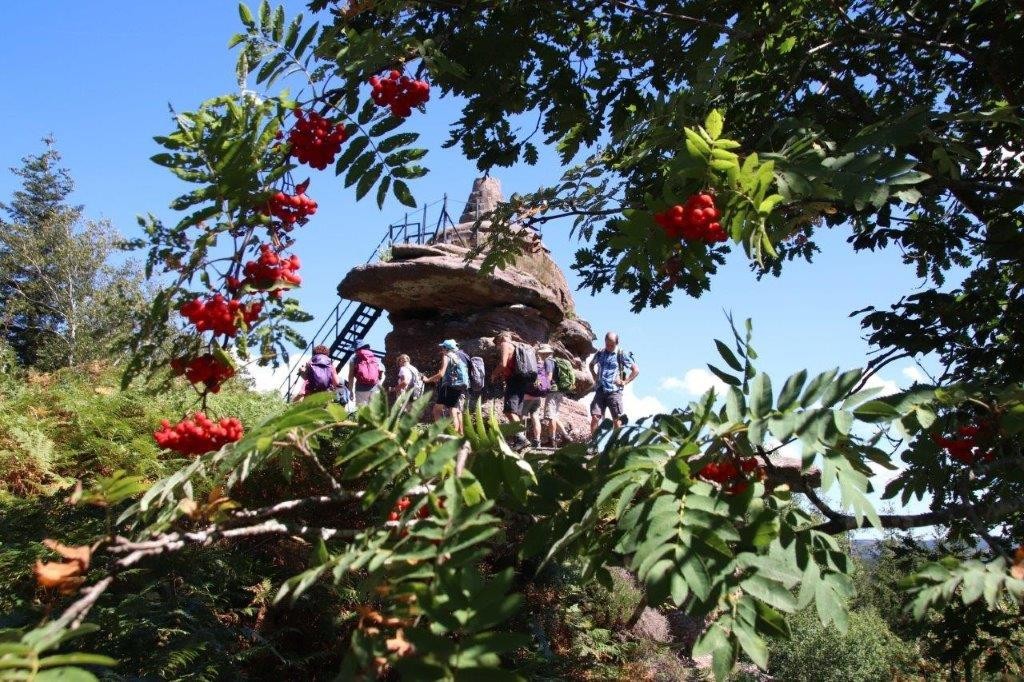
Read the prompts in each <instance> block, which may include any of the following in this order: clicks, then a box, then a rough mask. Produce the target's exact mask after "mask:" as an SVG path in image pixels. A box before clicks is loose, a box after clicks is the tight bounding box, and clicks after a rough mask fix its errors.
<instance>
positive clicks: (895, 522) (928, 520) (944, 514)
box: [801, 486, 1024, 535]
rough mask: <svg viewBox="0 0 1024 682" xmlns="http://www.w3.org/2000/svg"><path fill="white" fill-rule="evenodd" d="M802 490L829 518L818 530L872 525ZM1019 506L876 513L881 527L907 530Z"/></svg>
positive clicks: (837, 530)
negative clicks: (839, 510)
mask: <svg viewBox="0 0 1024 682" xmlns="http://www.w3.org/2000/svg"><path fill="white" fill-rule="evenodd" d="M801 492H802V493H803V494H804V495H806V496H807V499H808V500H810V501H811V503H812V504H814V506H815V507H817V508H818V511H820V512H821V513H822V514H824V515H825V518H827V519H828V522H827V523H824V524H822V525H820V526H818V527H817V530H820V531H822V532H823V533H829V534H830V535H834V534H836V533H844V532H846V531H850V530H857V529H858V528H868V527H871V523H870V522H869V521H867V520H866V518H861V519H860V520H858V519H856V518H855V517H853V516H850V515H848V514H842V513H840V512H837V511H836V510H835V509H832V508H831V507H829V506H828V505H827V504H826V503H825V502H824V501H823V500H822V499H821V498H820V497H818V495H817V493H815V492H814V489H813V488H811V487H810V486H807V487H804V489H803V490H801ZM1021 509H1024V500H1012V501H1011V500H1007V501H1004V502H1000V503H997V504H991V505H969V504H959V505H953V506H950V507H947V508H946V509H942V510H940V511H932V512H925V513H923V514H879V516H878V519H879V521H880V522H881V526H882V528H895V529H899V530H910V529H912V528H923V527H925V526H945V525H949V522H950V521H952V520H953V519H957V518H964V517H965V516H969V515H976V517H977V518H978V519H979V520H987V519H990V518H999V517H1002V516H1005V515H1007V514H1012V513H1013V512H1017V511H1020V510H1021Z"/></svg>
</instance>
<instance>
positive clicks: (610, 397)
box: [590, 332, 640, 434]
mask: <svg viewBox="0 0 1024 682" xmlns="http://www.w3.org/2000/svg"><path fill="white" fill-rule="evenodd" d="M590 372H591V374H593V375H594V400H593V401H592V402H591V403H590V432H591V433H592V434H593V433H594V432H595V431H597V427H598V426H600V424H601V420H602V419H604V413H605V410H608V411H609V412H611V416H612V420H613V421H614V423H615V426H616V427H619V426H622V389H623V388H624V387H625V386H626V384H629V383H630V382H632V381H633V380H634V379H636V377H637V375H638V374H639V373H640V367H639V366H638V365H637V364H636V361H635V360H634V359H633V354H632V353H626V352H624V351H623V350H622V349H621V348H619V335H618V334H616V333H615V332H608V333H607V334H605V335H604V348H602V349H601V350H599V351H598V352H597V353H595V354H594V357H593V358H592V359H591V361H590ZM627 373H628V375H627Z"/></svg>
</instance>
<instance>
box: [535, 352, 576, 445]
mask: <svg viewBox="0 0 1024 682" xmlns="http://www.w3.org/2000/svg"><path fill="white" fill-rule="evenodd" d="M537 355H538V356H539V360H540V362H543V363H545V364H547V363H548V362H550V363H551V369H552V374H551V390H549V391H548V394H547V396H545V398H544V419H546V420H547V422H548V441H549V443H550V445H551V447H553V448H557V447H559V445H560V444H563V443H566V442H568V441H569V440H571V439H570V438H569V432H568V431H566V429H565V425H564V424H562V422H561V420H560V419H559V418H558V414H559V412H560V411H561V409H562V400H563V399H564V398H565V395H566V393H570V392H572V391H573V390H575V389H576V373H575V372H574V371H573V368H572V364H570V362H569V361H568V360H566V359H565V358H556V357H554V350H553V349H552V348H551V346H549V345H548V344H546V343H545V344H542V345H541V347H540V348H538V349H537ZM549 357H550V358H551V359H550V360H548V358H549ZM540 362H538V370H539V369H540ZM559 434H561V443H560V442H559V438H558V437H559Z"/></svg>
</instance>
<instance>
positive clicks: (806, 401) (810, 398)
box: [800, 367, 839, 407]
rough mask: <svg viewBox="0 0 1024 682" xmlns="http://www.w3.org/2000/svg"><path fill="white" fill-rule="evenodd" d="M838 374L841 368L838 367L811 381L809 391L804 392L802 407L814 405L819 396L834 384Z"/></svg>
mask: <svg viewBox="0 0 1024 682" xmlns="http://www.w3.org/2000/svg"><path fill="white" fill-rule="evenodd" d="M838 373H839V368H838V367H837V368H836V369H832V370H829V371H827V372H822V373H821V374H819V375H818V376H816V377H814V378H813V379H811V383H810V384H808V386H807V390H806V391H804V397H803V398H801V399H800V407H808V406H810V405H811V404H812V403H814V401H815V400H817V399H818V396H820V395H821V394H822V393H823V392H824V391H825V389H826V388H828V386H829V384H830V383H831V382H832V379H833V378H834V377H835V375H836V374H838Z"/></svg>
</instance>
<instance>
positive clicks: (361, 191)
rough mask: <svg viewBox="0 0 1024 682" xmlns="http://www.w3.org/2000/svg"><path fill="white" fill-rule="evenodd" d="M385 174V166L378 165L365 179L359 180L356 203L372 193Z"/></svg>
mask: <svg viewBox="0 0 1024 682" xmlns="http://www.w3.org/2000/svg"><path fill="white" fill-rule="evenodd" d="M383 172H384V164H382V163H378V164H377V165H376V166H374V167H373V168H371V169H370V170H368V171H367V172H366V173H365V174H364V175H363V177H361V178H359V182H358V183H357V184H356V201H359V200H360V199H362V198H363V197H364V196H366V194H367V192H369V191H370V189H371V188H372V187H373V185H374V184H375V183H376V182H377V180H378V178H380V175H381V173H383Z"/></svg>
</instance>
